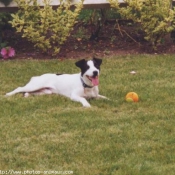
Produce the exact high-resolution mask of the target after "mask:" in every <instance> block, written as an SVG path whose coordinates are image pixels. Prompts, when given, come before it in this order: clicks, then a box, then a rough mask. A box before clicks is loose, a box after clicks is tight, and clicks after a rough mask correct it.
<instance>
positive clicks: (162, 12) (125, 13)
mask: <svg viewBox="0 0 175 175" xmlns="http://www.w3.org/2000/svg"><path fill="white" fill-rule="evenodd" d="M109 2H110V3H111V6H112V7H114V8H116V9H117V10H118V11H119V12H120V14H121V16H122V17H123V18H127V19H132V20H133V21H134V22H137V23H140V24H141V28H142V30H143V31H144V32H145V39H146V40H147V41H149V42H151V44H152V46H153V49H154V50H156V48H157V46H158V45H159V44H160V43H161V41H162V39H163V38H164V37H165V35H166V34H168V33H170V32H171V31H173V29H174V16H175V11H174V9H172V8H171V3H172V1H171V0H166V1H163V0H144V1H143V0H125V2H126V3H127V6H126V7H122V8H119V5H118V2H116V1H115V0H109Z"/></svg>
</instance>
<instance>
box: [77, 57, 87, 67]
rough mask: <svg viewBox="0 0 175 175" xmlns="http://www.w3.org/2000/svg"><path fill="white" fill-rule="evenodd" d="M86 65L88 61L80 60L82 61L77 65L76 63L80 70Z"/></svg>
mask: <svg viewBox="0 0 175 175" xmlns="http://www.w3.org/2000/svg"><path fill="white" fill-rule="evenodd" d="M85 63H86V60H85V59H82V60H80V61H77V62H76V63H75V65H76V66H77V67H79V68H82V67H83V65H84V64H85Z"/></svg>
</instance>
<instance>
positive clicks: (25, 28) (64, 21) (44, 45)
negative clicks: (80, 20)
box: [11, 0, 83, 55]
mask: <svg viewBox="0 0 175 175" xmlns="http://www.w3.org/2000/svg"><path fill="white" fill-rule="evenodd" d="M16 2H17V4H18V6H19V11H18V12H17V13H16V14H13V15H12V17H13V20H12V21H11V24H12V26H13V27H15V28H16V30H17V32H21V33H22V37H25V38H27V39H28V40H29V41H31V42H33V43H34V46H35V47H38V48H40V49H42V50H43V51H44V52H46V53H48V54H51V55H56V54H58V53H59V51H60V47H61V45H62V44H63V43H64V42H65V41H66V39H67V37H68V36H69V34H70V31H71V30H72V29H73V26H74V24H75V23H76V18H77V17H78V15H79V13H80V11H81V9H82V7H83V1H80V2H79V3H78V4H76V5H75V9H74V10H71V3H70V1H69V0H67V1H63V0H61V1H60V6H59V7H58V8H57V9H56V10H53V8H52V6H50V5H49V3H50V0H44V1H43V2H44V7H43V8H42V7H40V5H39V4H38V3H37V0H16Z"/></svg>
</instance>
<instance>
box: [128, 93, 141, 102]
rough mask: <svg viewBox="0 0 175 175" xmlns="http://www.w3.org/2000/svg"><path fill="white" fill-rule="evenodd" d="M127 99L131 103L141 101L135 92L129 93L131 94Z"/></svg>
mask: <svg viewBox="0 0 175 175" xmlns="http://www.w3.org/2000/svg"><path fill="white" fill-rule="evenodd" d="M125 99H126V101H128V102H130V101H133V102H138V101H139V96H138V95H137V94H136V93H135V92H129V93H127V95H126V97H125Z"/></svg>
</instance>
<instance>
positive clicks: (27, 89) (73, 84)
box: [6, 58, 106, 107]
mask: <svg viewBox="0 0 175 175" xmlns="http://www.w3.org/2000/svg"><path fill="white" fill-rule="evenodd" d="M101 63H102V60H101V59H99V58H93V59H92V60H89V61H86V60H85V59H82V60H80V61H78V62H76V63H75V65H76V66H77V67H79V68H80V69H81V72H80V73H77V74H50V73H47V74H43V75H41V76H36V77H32V78H31V80H30V81H29V82H28V83H27V84H26V85H25V86H23V87H18V88H17V89H15V90H13V91H12V92H9V93H7V94H6V96H11V95H14V94H16V93H24V97H28V96H29V95H31V94H33V95H42V94H53V93H54V94H60V95H64V96H66V97H68V98H70V99H71V100H73V101H77V102H80V103H82V105H83V106H84V107H90V104H89V103H88V102H87V100H86V98H106V97H105V96H102V95H99V89H98V84H99V73H100V65H101Z"/></svg>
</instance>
